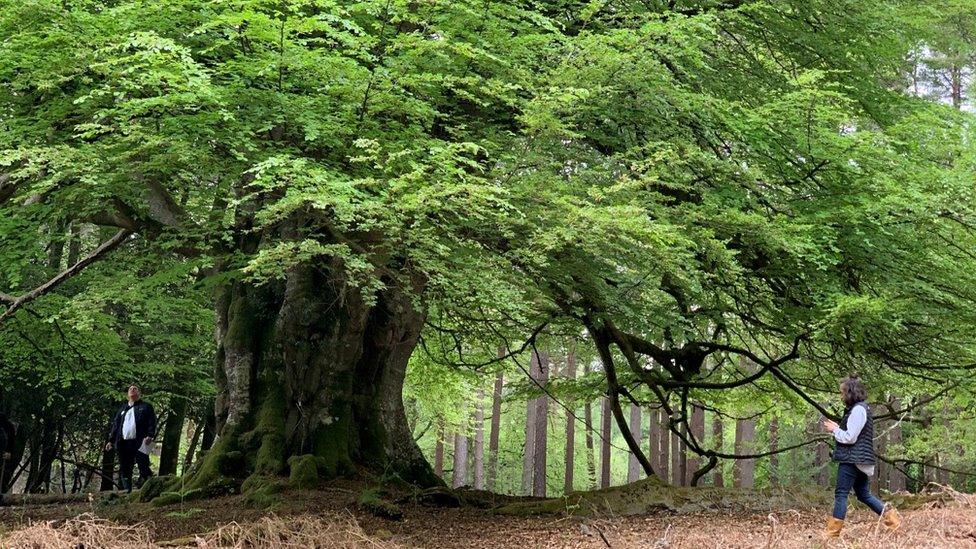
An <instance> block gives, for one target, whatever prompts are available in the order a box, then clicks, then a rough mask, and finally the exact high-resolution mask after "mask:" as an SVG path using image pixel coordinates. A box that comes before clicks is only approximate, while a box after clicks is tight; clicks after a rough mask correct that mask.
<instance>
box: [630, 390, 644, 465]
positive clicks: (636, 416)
mask: <svg viewBox="0 0 976 549" xmlns="http://www.w3.org/2000/svg"><path fill="white" fill-rule="evenodd" d="M630 434H631V436H633V437H634V439H635V440H641V438H643V437H641V409H640V406H637V405H636V404H631V405H630ZM627 465H628V467H627V482H628V483H631V482H637V479H639V478H641V473H643V472H644V468H643V467H641V464H640V461H638V460H637V456H635V455H634V453H633V452H631V453H630V460H629V461H628V463H627Z"/></svg>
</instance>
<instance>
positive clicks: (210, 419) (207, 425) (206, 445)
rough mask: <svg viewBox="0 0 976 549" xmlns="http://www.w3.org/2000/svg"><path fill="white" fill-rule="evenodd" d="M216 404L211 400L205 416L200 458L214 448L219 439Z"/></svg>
mask: <svg viewBox="0 0 976 549" xmlns="http://www.w3.org/2000/svg"><path fill="white" fill-rule="evenodd" d="M214 406H215V403H214V401H213V400H210V401H209V402H208V403H207V406H206V408H205V409H206V412H205V414H204V416H203V434H202V435H200V454H201V455H200V456H199V457H197V459H200V457H203V454H205V453H206V452H208V451H209V450H210V448H212V447H213V443H214V440H215V439H216V438H217V416H216V415H215V414H214Z"/></svg>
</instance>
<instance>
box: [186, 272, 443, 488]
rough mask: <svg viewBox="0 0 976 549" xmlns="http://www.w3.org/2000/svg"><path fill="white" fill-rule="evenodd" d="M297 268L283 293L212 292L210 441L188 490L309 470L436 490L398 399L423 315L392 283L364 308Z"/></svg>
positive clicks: (327, 275) (237, 288)
mask: <svg viewBox="0 0 976 549" xmlns="http://www.w3.org/2000/svg"><path fill="white" fill-rule="evenodd" d="M318 267H319V268H312V267H310V266H306V265H300V266H297V267H293V268H292V269H290V270H289V271H288V272H287V274H286V278H285V280H284V282H282V283H269V284H267V285H265V286H261V287H256V286H253V285H250V284H248V283H245V282H241V281H234V282H230V283H227V284H225V285H223V286H222V287H220V288H218V291H217V295H216V312H217V330H216V336H217V342H218V348H217V360H216V364H217V367H216V376H215V377H216V382H217V390H218V391H217V400H216V405H215V411H216V417H217V431H218V432H219V433H220V437H219V439H218V441H217V443H216V444H215V446H214V447H213V448H212V449H211V450H210V451H209V452H207V455H206V457H205V458H204V460H203V463H202V464H201V467H200V469H199V470H198V471H197V472H196V473H195V474H194V475H193V478H192V479H191V480H190V481H189V482H188V483H187V487H188V488H191V489H192V488H202V487H205V486H209V485H213V484H222V483H225V482H226V481H227V479H231V480H240V479H242V478H243V477H246V476H248V475H278V474H282V473H284V472H286V470H287V465H286V464H287V460H288V458H289V457H291V456H295V455H303V454H310V455H313V456H315V457H316V458H317V460H316V464H317V470H318V473H319V475H320V477H323V478H330V477H335V476H339V475H344V474H352V473H356V472H357V471H358V470H359V468H363V469H366V470H372V471H376V472H384V473H386V474H390V473H394V474H397V475H398V476H399V477H400V478H402V479H404V480H406V481H408V482H413V483H415V484H418V485H425V486H432V485H438V484H441V481H440V479H439V478H438V477H437V476H436V475H434V473H433V471H432V470H431V468H430V466H429V464H428V463H427V461H426V460H425V459H424V457H423V455H422V453H421V452H420V448H419V447H418V446H417V444H416V442H415V441H414V439H413V436H412V434H411V432H410V430H409V428H408V425H407V419H406V414H405V412H404V408H403V399H402V389H403V380H404V375H405V373H406V368H407V361H408V359H409V357H410V354H411V352H412V351H413V349H414V347H415V346H416V344H417V341H418V339H419V336H420V331H421V328H422V327H423V323H424V315H423V314H422V313H421V312H419V311H418V310H416V308H415V305H414V301H413V299H412V298H411V296H410V295H409V294H408V292H407V291H405V290H403V289H402V288H401V287H400V286H398V284H399V283H401V281H394V280H384V283H385V285H386V286H385V288H384V289H383V290H381V291H377V292H376V293H375V294H373V295H370V296H368V298H367V297H366V296H364V295H362V294H361V293H360V292H359V291H358V290H355V289H352V288H350V287H348V286H346V285H344V284H343V283H342V280H340V279H338V277H337V276H336V273H341V272H342V269H341V266H339V265H338V264H334V265H319V266H318Z"/></svg>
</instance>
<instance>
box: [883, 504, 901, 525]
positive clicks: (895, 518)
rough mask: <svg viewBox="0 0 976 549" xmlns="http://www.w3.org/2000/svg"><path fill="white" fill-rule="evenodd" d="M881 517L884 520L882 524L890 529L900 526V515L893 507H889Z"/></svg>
mask: <svg viewBox="0 0 976 549" xmlns="http://www.w3.org/2000/svg"><path fill="white" fill-rule="evenodd" d="M881 518H882V519H883V520H884V525H885V526H887V527H888V528H891V529H892V530H897V529H898V527H900V526H901V515H899V514H898V511H896V510H895V509H894V508H893V507H889V508H888V509H887V510H886V511H885V512H884V514H882V515H881Z"/></svg>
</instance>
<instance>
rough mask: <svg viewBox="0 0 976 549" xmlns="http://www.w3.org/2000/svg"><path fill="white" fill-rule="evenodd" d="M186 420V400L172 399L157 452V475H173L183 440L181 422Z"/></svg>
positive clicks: (180, 398)
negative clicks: (161, 442) (160, 445)
mask: <svg viewBox="0 0 976 549" xmlns="http://www.w3.org/2000/svg"><path fill="white" fill-rule="evenodd" d="M185 420H186V399H185V398H182V397H173V400H172V402H171V405H170V412H169V419H167V420H166V428H165V429H164V430H163V444H162V447H161V448H160V452H159V474H160V475H175V474H176V468H177V466H178V465H179V460H180V442H181V441H182V439H183V422H184V421H185Z"/></svg>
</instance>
